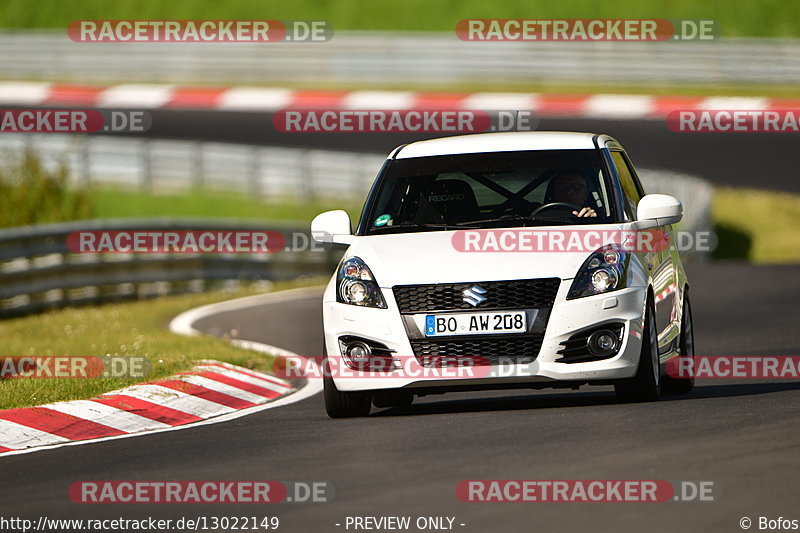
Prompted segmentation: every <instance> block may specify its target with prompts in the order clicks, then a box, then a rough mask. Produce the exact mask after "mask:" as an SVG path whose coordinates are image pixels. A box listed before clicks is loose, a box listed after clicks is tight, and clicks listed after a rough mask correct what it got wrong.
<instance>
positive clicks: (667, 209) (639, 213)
mask: <svg viewBox="0 0 800 533" xmlns="http://www.w3.org/2000/svg"><path fill="white" fill-rule="evenodd" d="M636 218H637V220H640V221H645V220H647V221H654V222H655V223H656V224H657V225H659V226H667V225H669V224H677V223H678V222H680V220H681V219H682V218H683V205H681V201H680V200H678V199H677V198H675V197H674V196H669V195H667V194H648V195H647V196H645V197H644V198H642V199H641V200H639V205H637V206H636Z"/></svg>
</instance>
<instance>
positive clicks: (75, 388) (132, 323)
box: [0, 280, 322, 409]
mask: <svg viewBox="0 0 800 533" xmlns="http://www.w3.org/2000/svg"><path fill="white" fill-rule="evenodd" d="M321 281H322V280H314V281H313V282H316V283H320V282H321ZM313 282H308V281H306V282H303V283H300V282H296V283H279V284H275V286H274V289H276V290H277V289H283V288H291V287H296V286H301V285H310V284H313ZM259 292H264V291H263V289H262V290H260V291H259V290H257V289H255V288H249V289H241V290H237V291H215V292H209V293H204V294H190V295H181V296H168V297H164V298H157V299H153V300H143V301H136V302H127V303H119V304H109V305H103V306H99V307H79V308H68V309H63V310H58V311H51V312H48V313H44V314H41V315H34V316H28V317H22V318H16V319H10V320H4V321H2V322H0V338H2V339H3V356H20V357H21V356H84V357H95V356H97V357H101V356H105V355H119V356H138V357H145V358H147V359H148V361H149V362H150V368H151V373H150V375H148V376H147V378H145V379H133V378H126V379H120V378H113V379H112V378H91V379H54V378H35V379H34V378H12V379H2V380H0V409H9V408H13V407H25V406H32V405H41V404H44V403H48V402H54V401H61V400H76V399H82V398H91V397H94V396H96V395H98V394H101V393H103V392H107V391H110V390H115V389H118V388H120V387H125V386H128V385H131V384H133V383H137V382H141V381H149V380H151V379H155V378H160V377H166V376H169V375H171V374H174V373H175V372H179V371H182V370H187V369H189V368H190V367H191V366H192V361H196V360H199V359H217V360H220V361H227V362H230V363H234V364H237V365H241V366H244V367H247V368H253V369H258V370H266V371H268V370H269V369H270V368H271V366H272V358H271V357H269V356H267V355H264V354H260V353H255V352H251V351H248V350H243V349H240V348H235V347H233V346H232V345H230V344H229V343H228V342H227V341H226V340H224V339H221V338H215V337H207V336H203V337H185V336H182V335H176V334H174V333H170V332H169V331H168V329H167V326H168V324H169V321H170V320H171V319H172V318H173V317H174V316H176V315H178V314H179V313H181V312H182V311H185V310H187V309H191V308H193V307H197V306H200V305H205V304H209V303H212V302H217V301H221V300H227V299H230V298H235V297H239V296H248V295H252V294H258V293H259ZM228 335H229V336H235V335H236V332H235V331H234V332H228Z"/></svg>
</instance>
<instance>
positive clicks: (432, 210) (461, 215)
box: [416, 179, 480, 224]
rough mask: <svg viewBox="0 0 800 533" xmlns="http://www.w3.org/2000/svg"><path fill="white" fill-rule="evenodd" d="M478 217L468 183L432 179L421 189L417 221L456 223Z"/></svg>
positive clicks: (476, 207)
mask: <svg viewBox="0 0 800 533" xmlns="http://www.w3.org/2000/svg"><path fill="white" fill-rule="evenodd" d="M479 217H480V210H479V209H478V201H477V200H476V199H475V192H474V191H473V190H472V187H470V186H469V184H468V183H466V182H465V181H461V180H454V179H445V180H439V181H434V182H433V183H431V184H430V186H429V187H428V188H427V190H425V191H423V194H422V198H421V202H420V207H419V210H418V211H417V217H416V219H417V221H418V222H421V223H424V222H438V223H443V224H457V223H459V222H468V221H470V220H477V219H478V218H479Z"/></svg>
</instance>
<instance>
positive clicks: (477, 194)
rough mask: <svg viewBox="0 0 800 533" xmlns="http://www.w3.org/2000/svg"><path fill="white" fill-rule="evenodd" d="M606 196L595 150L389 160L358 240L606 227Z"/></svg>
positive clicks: (610, 212)
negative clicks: (477, 230)
mask: <svg viewBox="0 0 800 533" xmlns="http://www.w3.org/2000/svg"><path fill="white" fill-rule="evenodd" d="M611 191H612V189H611V187H610V180H609V179H608V176H607V175H606V171H605V167H604V165H603V161H602V158H601V156H600V153H599V152H598V151H597V150H537V151H525V152H491V153H479V154H456V155H443V156H433V157H417V158H409V159H394V160H390V161H388V162H387V164H386V165H385V166H384V169H383V173H382V176H381V179H380V182H379V185H378V189H377V192H376V193H375V196H374V198H373V199H372V201H371V202H370V203H369V204H368V206H367V210H366V211H365V214H366V219H365V225H364V232H365V234H367V235H375V234H382V233H403V232H414V231H441V230H448V229H461V228H496V227H517V226H535V225H564V224H603V223H610V222H615V221H616V216H615V211H614V208H613V204H612V202H611V201H610V197H611V196H612V193H611ZM576 212H577V213H578V215H582V216H578V215H576V214H575V213H576Z"/></svg>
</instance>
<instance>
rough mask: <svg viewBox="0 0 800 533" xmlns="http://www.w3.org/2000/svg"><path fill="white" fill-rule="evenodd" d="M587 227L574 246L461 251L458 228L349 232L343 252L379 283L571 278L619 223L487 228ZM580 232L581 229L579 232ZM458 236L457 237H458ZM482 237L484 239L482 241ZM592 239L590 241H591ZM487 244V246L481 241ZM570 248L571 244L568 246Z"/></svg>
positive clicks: (614, 237) (611, 238)
mask: <svg viewBox="0 0 800 533" xmlns="http://www.w3.org/2000/svg"><path fill="white" fill-rule="evenodd" d="M521 230H530V231H536V232H576V231H577V232H590V231H595V232H596V233H597V239H595V238H594V236H593V237H592V239H591V240H587V241H584V242H586V243H588V244H589V245H590V247H587V246H580V247H579V248H578V251H480V252H474V251H461V250H459V249H457V246H458V245H459V243H460V242H463V233H462V232H463V230H462V231H430V232H418V233H401V234H385V235H373V236H361V237H355V239H354V241H353V243H352V244H351V245H350V248H349V249H348V250H347V252H346V254H345V257H353V256H357V257H360V258H361V259H362V260H364V262H365V263H366V264H367V266H369V268H370V270H371V271H372V274H373V275H374V276H375V279H376V280H377V282H378V284H379V285H380V286H381V287H386V288H388V287H392V286H394V285H414V284H424V283H459V282H471V281H501V280H506V279H527V278H549V277H557V278H561V279H572V278H574V277H575V274H576V273H577V271H578V269H579V268H580V267H581V265H582V264H583V262H584V261H585V260H586V258H587V257H588V256H589V255H590V254H591V253H592V252H593V251H594V250H595V249H596V248H599V247H600V246H603V245H605V244H609V243H612V242H618V241H619V238H620V232H621V230H622V226H619V225H611V224H603V225H597V226H552V227H529V228H503V229H493V230H478V232H479V233H484V232H488V231H491V232H493V233H495V235H496V236H499V235H498V234H499V233H500V232H503V231H512V232H518V231H521ZM456 234H461V235H456ZM581 235H584V233H581ZM459 239H461V240H459ZM482 242H485V241H482ZM595 243H596V244H598V245H597V246H596V247H595V246H594V244H595ZM486 248H491V247H486ZM573 249H574V248H573Z"/></svg>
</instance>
